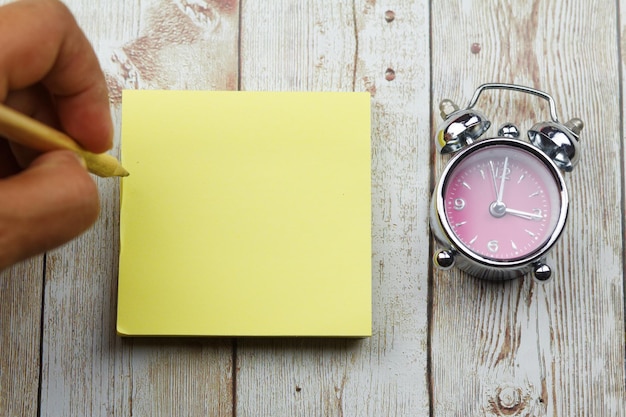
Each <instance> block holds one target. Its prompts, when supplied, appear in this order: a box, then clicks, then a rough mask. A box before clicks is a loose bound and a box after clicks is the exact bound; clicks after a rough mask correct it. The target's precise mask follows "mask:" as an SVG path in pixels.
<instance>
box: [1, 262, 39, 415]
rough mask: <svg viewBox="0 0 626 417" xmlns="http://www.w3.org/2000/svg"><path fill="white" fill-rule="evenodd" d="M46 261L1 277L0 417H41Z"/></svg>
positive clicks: (26, 264) (23, 264)
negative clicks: (44, 263) (41, 361)
mask: <svg viewBox="0 0 626 417" xmlns="http://www.w3.org/2000/svg"><path fill="white" fill-rule="evenodd" d="M42 289H43V257H42V256H38V257H36V258H33V259H30V260H27V261H24V262H21V263H19V264H18V265H15V266H13V267H12V268H9V269H6V270H5V271H2V272H1V273H0V415H2V416H24V417H35V416H37V404H38V391H39V352H40V341H41V308H42V291H43V290H42Z"/></svg>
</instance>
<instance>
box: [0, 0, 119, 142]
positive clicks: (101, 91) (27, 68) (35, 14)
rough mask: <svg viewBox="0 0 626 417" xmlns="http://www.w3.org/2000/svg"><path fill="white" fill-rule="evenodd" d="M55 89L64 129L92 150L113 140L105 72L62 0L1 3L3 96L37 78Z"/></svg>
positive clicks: (0, 85)
mask: <svg viewBox="0 0 626 417" xmlns="http://www.w3.org/2000/svg"><path fill="white" fill-rule="evenodd" d="M40 81H41V82H42V83H43V85H45V87H46V88H47V89H48V90H49V91H50V93H51V94H52V96H53V98H54V102H55V105H56V107H57V111H58V115H59V119H60V123H61V125H62V126H63V129H64V130H65V131H66V132H67V133H68V134H69V135H70V136H72V137H73V138H74V139H76V140H77V141H78V142H79V143H81V145H83V146H84V147H85V148H87V149H88V150H90V151H92V152H104V151H105V150H107V149H109V148H110V147H111V144H112V137H113V127H112V122H111V114H110V110H109V101H108V96H107V88H106V83H105V80H104V75H103V74H102V70H101V69H100V66H99V64H98V59H97V57H96V55H95V53H94V52H93V49H92V47H91V45H90V44H89V41H88V40H87V38H86V37H85V35H84V34H83V32H82V31H81V29H80V28H79V27H78V25H77V24H76V21H75V20H74V17H73V16H72V14H71V13H70V12H69V10H68V9H67V7H65V6H64V5H63V4H62V3H61V2H60V1H58V0H21V1H18V2H15V3H10V4H8V5H6V6H3V7H0V101H3V100H4V98H5V97H6V96H7V94H8V92H9V90H19V89H23V88H25V87H28V86H31V85H33V84H36V83H38V82H40Z"/></svg>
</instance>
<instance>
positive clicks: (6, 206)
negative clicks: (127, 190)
mask: <svg viewBox="0 0 626 417" xmlns="http://www.w3.org/2000/svg"><path fill="white" fill-rule="evenodd" d="M0 201H2V204H0V270H1V269H4V268H6V267H7V266H9V265H11V264H13V263H15V262H18V261H21V260H23V259H26V258H28V257H31V256H33V255H36V254H38V253H41V252H44V251H46V250H49V249H52V248H55V247H57V246H59V245H61V244H63V243H65V242H67V241H69V240H70V239H72V238H74V237H76V236H77V235H79V234H80V233H82V232H84V231H85V230H86V229H87V228H88V227H89V226H91V225H92V224H93V222H95V220H96V218H97V217H98V213H99V210H100V208H99V207H100V203H99V198H98V190H97V187H96V184H95V183H94V181H93V180H92V179H91V177H90V176H89V174H88V173H87V171H86V170H85V168H84V165H83V164H82V163H81V161H80V159H79V157H77V156H76V155H75V154H74V153H73V152H70V151H53V152H48V153H45V154H43V155H41V156H39V157H38V158H36V159H35V160H34V161H33V162H32V163H31V164H30V166H29V167H28V168H27V169H26V170H24V171H22V172H20V173H19V174H16V175H14V176H11V177H8V178H5V179H2V180H0Z"/></svg>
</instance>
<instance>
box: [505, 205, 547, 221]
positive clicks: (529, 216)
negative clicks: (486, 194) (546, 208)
mask: <svg viewBox="0 0 626 417" xmlns="http://www.w3.org/2000/svg"><path fill="white" fill-rule="evenodd" d="M505 212H506V213H507V214H512V215H513V216H517V217H521V218H523V219H528V220H541V219H543V216H542V215H541V214H535V213H528V212H525V211H519V210H515V209H512V208H508V207H507V208H506V210H505Z"/></svg>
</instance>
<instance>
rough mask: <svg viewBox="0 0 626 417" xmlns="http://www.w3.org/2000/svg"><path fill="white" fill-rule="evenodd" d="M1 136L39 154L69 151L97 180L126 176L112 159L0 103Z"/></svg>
mask: <svg viewBox="0 0 626 417" xmlns="http://www.w3.org/2000/svg"><path fill="white" fill-rule="evenodd" d="M0 136H4V137H5V138H6V139H9V140H11V141H13V142H16V143H19V144H21V145H24V146H26V147H27V148H31V149H34V150H37V151H41V152H48V151H53V150H58V149H68V150H70V151H74V152H76V153H77V154H78V155H80V156H82V157H83V159H84V160H85V162H86V163H87V169H88V170H89V172H91V173H93V174H96V175H98V176H100V177H125V176H127V175H128V171H126V170H125V169H124V168H123V167H122V165H121V164H120V162H119V161H118V160H117V159H115V158H114V157H113V156H111V155H109V154H106V153H101V154H95V153H92V152H89V151H87V150H85V149H83V148H82V147H81V146H80V145H79V144H78V143H76V142H75V141H74V140H73V139H72V138H71V137H69V136H67V135H66V134H64V133H61V132H59V131H58V130H56V129H53V128H51V127H50V126H48V125H45V124H43V123H41V122H39V121H37V120H35V119H32V118H30V117H28V116H26V115H24V114H22V113H20V112H18V111H15V110H13V109H11V108H10V107H7V106H5V105H2V104H0Z"/></svg>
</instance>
